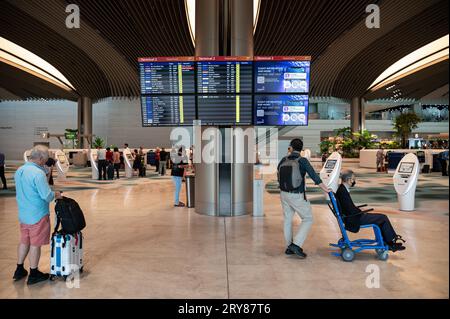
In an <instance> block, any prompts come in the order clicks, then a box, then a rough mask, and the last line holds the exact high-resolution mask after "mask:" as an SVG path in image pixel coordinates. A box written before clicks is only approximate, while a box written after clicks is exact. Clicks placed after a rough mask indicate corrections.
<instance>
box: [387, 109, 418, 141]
mask: <svg viewBox="0 0 450 319" xmlns="http://www.w3.org/2000/svg"><path fill="white" fill-rule="evenodd" d="M420 122H422V119H421V118H420V117H419V116H418V115H417V114H416V113H413V112H408V113H402V114H400V115H399V116H397V118H396V119H395V120H394V123H393V124H394V130H395V135H396V136H398V137H400V140H401V146H402V148H407V143H406V141H407V139H408V137H409V136H410V134H411V133H412V131H413V130H414V129H416V128H417V127H418V124H419V123H420Z"/></svg>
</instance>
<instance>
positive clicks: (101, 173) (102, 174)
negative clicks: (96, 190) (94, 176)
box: [97, 146, 107, 181]
mask: <svg viewBox="0 0 450 319" xmlns="http://www.w3.org/2000/svg"><path fill="white" fill-rule="evenodd" d="M97 167H98V180H99V181H101V180H102V179H104V180H105V181H106V179H107V176H106V150H104V149H102V148H100V146H99V147H97Z"/></svg>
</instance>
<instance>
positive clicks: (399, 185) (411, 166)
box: [394, 153, 420, 211]
mask: <svg viewBox="0 0 450 319" xmlns="http://www.w3.org/2000/svg"><path fill="white" fill-rule="evenodd" d="M419 169H420V166H419V160H418V158H417V156H416V155H415V154H412V153H410V154H407V155H406V156H405V157H403V158H402V160H401V161H400V163H399V164H398V166H397V169H396V171H395V174H394V188H395V191H396V192H397V197H398V203H399V206H400V210H403V211H413V210H414V208H415V203H414V202H415V197H416V187H417V180H418V178H419Z"/></svg>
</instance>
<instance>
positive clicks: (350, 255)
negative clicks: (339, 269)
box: [341, 248, 355, 262]
mask: <svg viewBox="0 0 450 319" xmlns="http://www.w3.org/2000/svg"><path fill="white" fill-rule="evenodd" d="M341 257H342V259H343V260H344V261H347V262H349V261H352V260H353V259H354V258H355V252H354V251H353V250H351V249H349V248H346V249H344V250H342V254H341Z"/></svg>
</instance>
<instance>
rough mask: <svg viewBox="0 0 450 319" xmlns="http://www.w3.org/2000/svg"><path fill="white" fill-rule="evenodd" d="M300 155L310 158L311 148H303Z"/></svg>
mask: <svg viewBox="0 0 450 319" xmlns="http://www.w3.org/2000/svg"><path fill="white" fill-rule="evenodd" d="M300 155H301V156H302V157H304V158H306V159H307V160H308V161H310V160H311V150H310V149H305V150H303V151H302V152H301V153H300Z"/></svg>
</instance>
